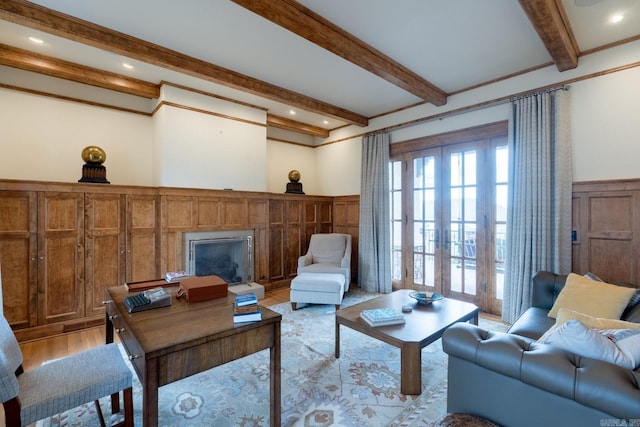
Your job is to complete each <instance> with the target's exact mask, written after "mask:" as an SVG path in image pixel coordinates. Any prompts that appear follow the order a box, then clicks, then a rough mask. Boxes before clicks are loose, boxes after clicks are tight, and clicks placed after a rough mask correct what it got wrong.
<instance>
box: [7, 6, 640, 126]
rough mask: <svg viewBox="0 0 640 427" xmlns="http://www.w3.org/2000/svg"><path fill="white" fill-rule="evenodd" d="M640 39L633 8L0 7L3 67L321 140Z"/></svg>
mask: <svg viewBox="0 0 640 427" xmlns="http://www.w3.org/2000/svg"><path fill="white" fill-rule="evenodd" d="M613 13H623V14H624V15H625V19H623V20H622V21H621V22H620V23H619V24H617V25H613V24H610V23H609V21H608V20H609V17H610V16H611V15H612V14H613ZM31 35H34V36H36V37H38V38H41V39H42V40H44V43H43V44H41V45H34V44H33V43H31V42H30V41H29V40H28V37H29V36H31ZM638 38H640V2H639V1H637V0H599V1H598V0H519V1H518V2H516V1H513V0H485V1H478V0H448V1H439V0H403V1H400V2H398V1H392V0H349V1H344V0H322V1H319V0H302V1H300V2H296V1H293V0H209V1H207V2H202V1H197V0H186V1H181V2H176V1H171V0H162V1H160V0H135V1H130V0H111V1H109V2H105V1H99V0H84V1H81V2H79V1H77V0H41V1H35V2H27V1H22V0H0V64H1V65H5V66H8V67H12V68H17V69H22V70H27V71H31V72H35V73H41V74H45V75H48V76H52V77H56V78H60V79H65V80H70V81H74V82H79V83H84V84H88V85H92V86H96V87H100V88H104V89H109V90H113V91H117V92H120V93H125V94H129V95H133V96H136V97H143V98H149V99H155V98H157V97H158V96H159V91H160V86H161V85H162V84H163V82H168V83H171V84H174V85H178V86H181V87H188V88H191V89H193V90H197V91H202V92H204V93H209V94H214V95H216V96H220V97H223V98H224V99H232V100H235V101H238V102H242V103H246V104H248V105H252V106H256V107H258V108H262V109H264V110H266V111H267V122H268V125H269V126H272V127H275V128H281V129H285V130H288V131H293V132H299V133H304V134H307V135H313V136H317V137H320V138H326V137H328V136H329V133H330V131H331V130H333V129H337V128H340V127H343V126H346V125H355V126H360V127H363V126H367V124H368V122H369V120H370V119H371V118H372V117H377V116H380V115H383V114H386V113H389V112H391V111H397V110H400V109H403V108H407V107H410V106H414V105H417V104H420V103H430V104H433V105H434V106H443V105H445V104H446V103H447V98H448V97H449V96H451V95H452V94H455V93H460V92H463V91H465V90H469V89H471V88H476V87H478V86H482V85H483V84H488V83H490V82H495V81H497V80H500V79H503V78H507V77H512V76H514V75H517V74H519V73H524V72H528V71H531V70H534V69H537V68H542V67H549V66H553V67H555V69H556V70H557V72H558V73H561V72H564V71H566V70H572V69H575V68H576V67H579V66H580V57H581V56H583V55H586V54H589V53H591V52H594V51H598V50H602V49H607V48H611V47H615V46H617V45H619V44H622V43H628V42H632V41H635V40H637V39H638ZM123 61H126V62H129V63H131V64H132V65H134V68H133V69H132V70H125V69H124V68H122V62H123ZM292 110H293V111H295V115H292V114H291V111H292Z"/></svg>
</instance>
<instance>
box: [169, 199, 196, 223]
mask: <svg viewBox="0 0 640 427" xmlns="http://www.w3.org/2000/svg"><path fill="white" fill-rule="evenodd" d="M164 209H166V222H165V225H166V226H167V227H168V228H178V227H180V228H191V227H193V220H194V209H193V199H192V198H191V197H175V196H167V197H166V198H165V199H164Z"/></svg>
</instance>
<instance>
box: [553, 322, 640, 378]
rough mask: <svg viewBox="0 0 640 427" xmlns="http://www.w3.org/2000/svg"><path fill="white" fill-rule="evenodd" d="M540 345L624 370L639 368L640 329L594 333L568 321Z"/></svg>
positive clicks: (579, 324) (593, 330) (609, 330)
mask: <svg viewBox="0 0 640 427" xmlns="http://www.w3.org/2000/svg"><path fill="white" fill-rule="evenodd" d="M544 343H545V344H550V345H553V346H556V347H559V348H562V349H563V350H566V351H569V352H571V353H574V354H577V355H579V356H583V357H588V358H590V359H596V360H602V361H604V362H609V363H613V364H615V365H618V366H621V367H623V368H626V369H636V368H637V367H638V366H639V365H640V329H605V330H596V329H589V328H587V327H586V326H585V325H583V324H582V323H580V322H579V321H578V320H569V321H568V322H566V323H564V324H563V325H561V326H559V327H558V328H556V329H555V330H554V331H553V332H552V333H551V334H549V335H548V336H547V337H546V339H545V341H544Z"/></svg>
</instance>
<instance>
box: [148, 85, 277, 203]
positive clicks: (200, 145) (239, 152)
mask: <svg viewBox="0 0 640 427" xmlns="http://www.w3.org/2000/svg"><path fill="white" fill-rule="evenodd" d="M160 101H166V102H171V103H173V105H180V106H181V107H176V106H172V105H169V104H166V105H163V106H162V107H161V110H162V112H161V114H158V113H156V114H155V115H154V121H155V123H154V151H155V155H154V157H155V159H156V161H155V163H154V167H155V170H154V173H153V175H154V177H155V180H156V181H155V183H154V184H155V185H158V186H164V187H195V188H216V189H223V188H225V189H233V190H243V191H266V188H267V181H266V170H267V167H266V165H267V155H266V129H267V128H266V113H265V112H264V111H262V110H258V109H255V108H250V107H245V106H242V105H239V104H235V103H231V102H228V101H224V100H221V99H217V98H213V97H210V96H205V95H201V94H198V93H194V92H189V91H185V90H182V89H179V88H176V87H171V86H169V87H166V86H165V87H163V88H162V91H161V96H160ZM182 106H184V107H188V109H187V108H182Z"/></svg>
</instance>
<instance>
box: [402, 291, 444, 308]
mask: <svg viewBox="0 0 640 427" xmlns="http://www.w3.org/2000/svg"><path fill="white" fill-rule="evenodd" d="M409 296H410V297H411V298H413V299H415V300H417V301H418V304H423V305H429V304H431V303H432V302H434V301H438V300H441V299H442V298H443V297H442V295H440V294H439V293H437V292H418V291H413V292H409Z"/></svg>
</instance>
